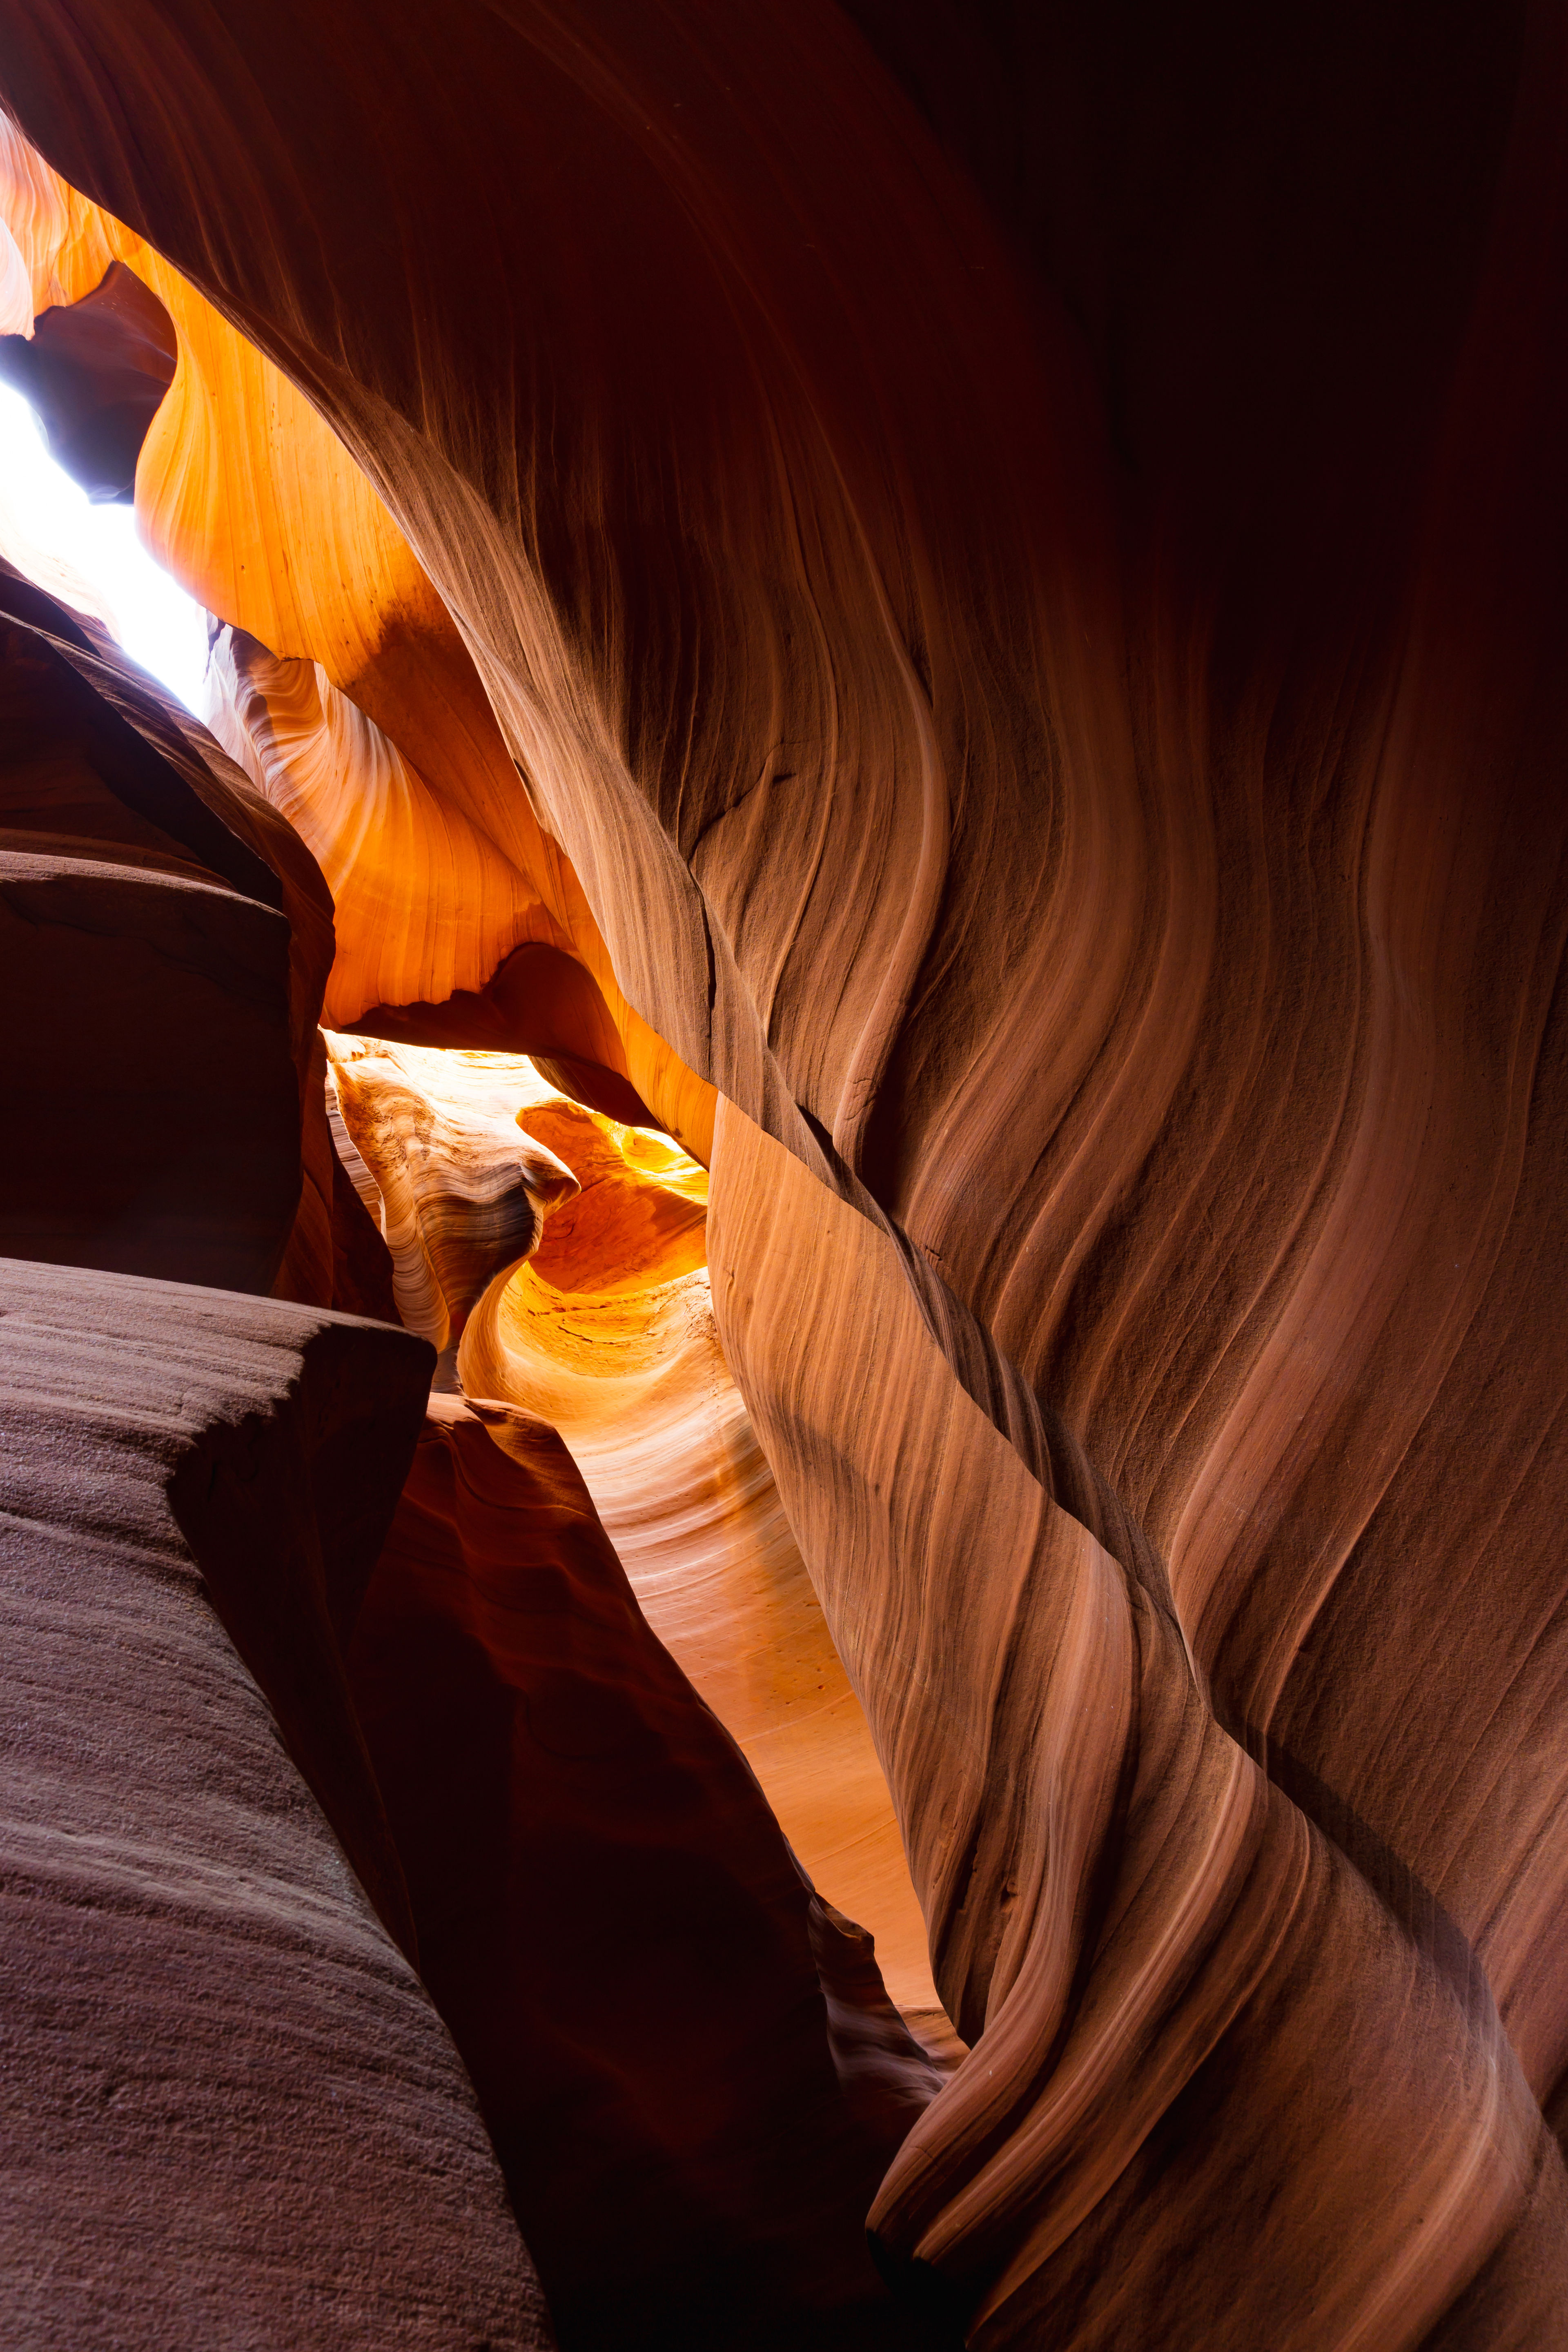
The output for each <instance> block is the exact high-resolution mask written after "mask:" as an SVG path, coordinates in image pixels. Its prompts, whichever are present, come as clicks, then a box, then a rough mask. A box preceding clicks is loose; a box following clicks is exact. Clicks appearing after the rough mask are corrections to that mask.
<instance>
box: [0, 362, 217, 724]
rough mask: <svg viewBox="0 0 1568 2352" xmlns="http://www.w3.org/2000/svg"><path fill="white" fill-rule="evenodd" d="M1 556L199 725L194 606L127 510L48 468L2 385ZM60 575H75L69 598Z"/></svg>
mask: <svg viewBox="0 0 1568 2352" xmlns="http://www.w3.org/2000/svg"><path fill="white" fill-rule="evenodd" d="M18 541H26V542H29V543H30V544H29V545H27V546H26V547H23V546H18V545H16V542H18ZM14 550H15V551H14ZM35 553H36V554H38V555H42V556H43V557H45V558H46V559H48V561H49V563H50V564H51V565H52V567H53V576H52V577H46V575H45V572H44V571H43V570H42V569H40V567H39V566H38V565H37V562H34V561H33V560H32V559H33V557H34V555H35ZM0 554H4V555H6V556H8V557H9V559H10V561H11V562H13V563H15V564H16V569H17V570H18V571H19V572H27V573H28V575H29V577H37V579H38V581H39V584H40V585H41V586H46V587H47V588H48V589H49V590H50V591H51V593H54V594H56V595H58V596H60V597H62V598H63V599H64V601H65V602H66V603H67V604H70V603H72V602H74V603H75V604H76V605H77V606H78V609H79V610H82V609H85V610H88V611H90V612H93V613H95V614H97V615H98V617H99V618H100V620H103V621H106V622H107V623H108V625H109V626H110V628H111V629H112V630H113V632H114V635H116V637H118V639H119V640H120V643H121V645H122V646H124V648H125V651H126V652H127V653H128V654H129V655H130V656H131V657H132V661H137V662H140V663H141V665H142V668H143V669H148V670H151V671H152V673H153V677H156V678H160V679H161V680H162V681H163V684H164V685H165V686H166V687H167V688H168V689H169V691H170V693H171V694H174V695H177V696H178V698H179V699H180V700H181V701H182V702H183V703H184V705H185V706H186V708H187V709H190V710H194V711H195V713H196V715H197V717H198V718H200V717H202V716H203V715H204V714H205V708H206V689H205V686H204V684H203V680H204V678H205V675H206V666H207V631H206V617H205V614H204V613H203V612H202V609H201V607H200V605H199V604H195V603H193V601H192V599H191V598H190V597H189V596H187V595H186V594H185V592H184V589H183V588H181V587H179V586H178V585H177V584H176V583H175V582H174V581H173V580H172V579H171V578H170V576H169V574H168V573H167V572H165V571H164V570H163V565H162V564H161V563H157V562H154V561H153V557H152V556H150V555H149V554H148V552H147V551H146V549H145V548H144V547H143V546H142V542H141V541H140V540H139V539H138V538H137V536H136V520H135V517H134V516H133V515H132V511H131V509H130V508H129V507H120V506H96V507H95V506H92V505H90V504H89V500H88V495H87V492H86V491H85V490H84V489H82V488H79V485H78V484H77V483H75V482H73V481H72V480H71V478H70V476H69V475H68V474H67V473H63V472H62V471H61V469H60V467H58V466H57V465H56V463H55V461H54V459H53V458H52V457H50V455H49V451H48V445H47V442H46V441H45V439H44V435H43V428H42V426H41V425H39V423H38V421H37V417H36V416H35V415H34V414H33V411H32V409H31V408H30V407H29V405H28V404H27V403H26V401H25V400H24V399H23V397H22V395H21V394H20V393H19V392H16V391H13V389H12V388H11V386H10V385H9V384H0ZM67 573H74V574H75V575H76V576H77V583H78V584H79V589H80V588H81V587H85V588H86V589H87V590H88V591H89V592H90V602H89V601H88V599H87V598H86V597H84V596H83V595H82V594H81V593H77V594H76V595H75V596H74V598H73V595H72V583H71V582H70V581H69V580H68V578H67V577H66V576H65V575H66V574H67Z"/></svg>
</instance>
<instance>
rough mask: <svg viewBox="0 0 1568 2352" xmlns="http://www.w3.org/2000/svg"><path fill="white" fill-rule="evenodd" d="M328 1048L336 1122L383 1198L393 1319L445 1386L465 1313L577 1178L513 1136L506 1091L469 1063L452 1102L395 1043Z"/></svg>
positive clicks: (343, 1043) (335, 1041)
mask: <svg viewBox="0 0 1568 2352" xmlns="http://www.w3.org/2000/svg"><path fill="white" fill-rule="evenodd" d="M329 1052H330V1058H331V1088H332V1092H333V1095H334V1096H335V1097H336V1108H337V1114H338V1118H339V1120H340V1121H341V1122H342V1128H343V1129H344V1131H345V1133H346V1136H347V1139H348V1141H349V1143H350V1144H351V1145H352V1147H353V1155H354V1159H355V1160H356V1161H357V1162H358V1165H359V1167H360V1168H362V1169H363V1171H364V1173H365V1175H367V1176H368V1177H369V1179H370V1181H371V1182H372V1183H374V1186H375V1188H376V1192H377V1193H378V1194H379V1196H380V1224H381V1231H382V1234H383V1235H384V1239H385V1241H386V1244H387V1247H388V1250H389V1251H390V1254H391V1258H392V1285H393V1295H394V1297H395V1300H396V1304H397V1319H398V1321H399V1322H401V1323H402V1324H404V1325H405V1328H407V1329H409V1330H410V1331H417V1332H418V1333H419V1334H420V1335H421V1337H422V1338H424V1339H428V1340H429V1341H430V1343H431V1345H432V1347H434V1348H435V1349H436V1350H437V1362H438V1370H437V1383H438V1385H441V1386H443V1387H450V1386H452V1385H454V1374H455V1371H456V1365H457V1353H458V1341H459V1340H460V1339H461V1337H462V1332H463V1326H464V1324H465V1323H466V1322H467V1320H468V1312H469V1309H470V1308H471V1307H473V1305H474V1303H475V1301H476V1300H477V1299H478V1298H479V1297H481V1296H482V1295H483V1293H484V1291H485V1290H486V1289H487V1288H488V1286H489V1283H490V1281H491V1279H492V1278H493V1276H495V1274H496V1271H497V1269H498V1268H499V1267H503V1266H510V1265H515V1264H516V1263H517V1261H518V1260H519V1259H521V1258H525V1257H527V1256H528V1255H530V1253H531V1251H532V1250H533V1249H534V1248H535V1247H536V1246H537V1245H538V1242H539V1238H540V1234H541V1233H542V1229H543V1222H544V1219H545V1217H546V1216H547V1215H548V1213H550V1211H551V1210H552V1209H553V1208H555V1207H557V1206H558V1205H559V1204H560V1202H563V1201H566V1200H570V1199H571V1197H572V1196H573V1194H574V1192H576V1190H577V1180H576V1178H575V1177H574V1175H573V1173H572V1171H571V1170H570V1169H569V1168H568V1167H566V1166H565V1164H564V1163H563V1161H562V1160H557V1159H556V1158H555V1156H554V1154H553V1153H552V1152H550V1151H547V1150H543V1149H542V1147H541V1146H540V1145H538V1144H536V1143H534V1142H533V1141H532V1140H531V1139H530V1138H529V1137H527V1136H524V1135H521V1134H520V1133H519V1132H518V1129H517V1125H516V1122H515V1120H513V1119H511V1118H509V1117H508V1115H507V1110H508V1106H509V1104H510V1099H511V1097H510V1094H509V1093H508V1092H507V1091H506V1090H505V1089H504V1088H502V1087H497V1086H496V1085H495V1084H494V1083H493V1082H492V1083H490V1084H489V1085H487V1084H486V1083H485V1080H484V1076H483V1075H482V1074H481V1076H480V1077H479V1084H478V1085H477V1086H476V1085H475V1084H474V1083H473V1077H472V1072H471V1067H470V1070H469V1071H468V1073H465V1075H468V1076H469V1084H468V1087H466V1088H462V1089H461V1090H460V1091H459V1092H458V1094H457V1097H456V1099H454V1090H453V1089H452V1088H451V1087H447V1089H446V1090H445V1091H444V1094H443V1096H442V1098H440V1099H437V1098H435V1097H433V1096H432V1094H431V1093H430V1092H429V1091H428V1090H427V1087H426V1086H424V1085H422V1084H421V1083H420V1079H421V1075H422V1074H421V1072H420V1071H419V1069H418V1066H417V1063H416V1059H415V1057H414V1056H411V1055H408V1054H406V1053H400V1052H399V1051H398V1049H397V1047H396V1046H387V1047H384V1048H379V1049H378V1048H376V1047H374V1046H372V1045H366V1044H362V1043H361V1042H360V1041H359V1040H357V1039H353V1038H340V1037H333V1038H331V1040H330V1041H329ZM367 1205H368V1204H367Z"/></svg>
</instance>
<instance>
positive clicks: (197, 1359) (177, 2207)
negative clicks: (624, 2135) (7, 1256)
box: [0, 1263, 552, 2352]
mask: <svg viewBox="0 0 1568 2352" xmlns="http://www.w3.org/2000/svg"><path fill="white" fill-rule="evenodd" d="M428 1363H429V1351H428V1350H427V1349H426V1348H425V1347H424V1346H423V1345H422V1343H421V1342H419V1341H417V1340H415V1339H410V1338H408V1337H406V1336H405V1335H404V1334H402V1333H395V1332H391V1331H387V1330H384V1329H382V1328H377V1327H374V1326H371V1325H367V1324H362V1323H355V1322H353V1321H352V1320H349V1319H347V1318H335V1317H331V1316H330V1315H323V1314H321V1313H315V1312H311V1311H310V1310H307V1309H304V1308H300V1307H290V1306H286V1305H283V1304H281V1303H279V1302H275V1301H268V1300H263V1299H242V1298H237V1297H232V1296H228V1295H225V1294H222V1293H218V1292H215V1291H210V1290H203V1289H200V1288H197V1287H195V1286H185V1285H176V1284H168V1283H155V1282H146V1281H136V1280H129V1279H126V1278H124V1277H122V1276H113V1275H106V1274H102V1273H93V1272H85V1271H82V1270H79V1269H77V1268H68V1267H46V1266H35V1265H16V1264H14V1263H6V1264H5V1265H3V1266H0V1390H3V1400H4V1406H3V1412H0V1429H3V1432H4V1439H3V1444H4V1454H3V1457H0V1458H3V1464H4V1467H3V1471H0V1479H3V1486H0V1495H3V1508H4V1512H5V1529H6V1533H5V1564H4V1575H3V1578H0V1604H3V1606H4V1609H5V1617H6V1627H5V1654H6V1658H7V1662H8V1664H7V1672H6V1675H5V1690H4V1694H3V1696H0V1707H3V1710H4V1731H3V1733H0V1743H3V1749H4V1755H5V1802H4V1808H3V1811H4V1822H3V1826H0V1843H3V1847H4V1853H5V1869H4V1891H3V1894H0V1970H3V1972H4V1977H5V1990H4V1993H3V1995H0V2034H3V2035H4V2039H5V2044H6V2064H5V2076H6V2083H7V2092H6V2098H5V2117H4V2123H3V2125H0V2169H3V2172H4V2177H5V2195H4V2200H3V2204H4V2213H5V2222H4V2228H5V2276H6V2335H7V2338H8V2340H10V2341H11V2342H14V2343H16V2344H18V2345H20V2344H24V2343H25V2344H27V2345H37V2346H39V2347H42V2346H45V2345H48V2346H54V2345H58V2346H61V2347H64V2346H67V2345H68V2346H70V2347H73V2352H74V2347H87V2346H99V2345H101V2346H105V2347H108V2346H110V2345H113V2346H116V2347H146V2352H154V2347H157V2352H163V2347H166V2346H168V2345H170V2344H174V2343H180V2344H198V2343H242V2342H243V2343H247V2344H258V2345H260V2344H267V2345H279V2346H282V2345H288V2346H289V2347H291V2348H292V2347H296V2346H298V2347H318V2346H319V2347H323V2352H325V2347H328V2346H331V2347H340V2346H363V2347H365V2352H384V2347H410V2352H413V2347H429V2352H450V2347H454V2346H459V2345H460V2346H464V2347H468V2346H479V2345H480V2344H483V2345H486V2346H489V2347H496V2352H500V2347H507V2348H508V2352H523V2347H529V2352H533V2347H542V2346H546V2345H548V2344H549V2343H550V2342H551V2340H552V2338H551V2336H550V2331H549V2328H548V2325H547V2323H546V2321H545V2319H544V2317H543V2314H542V2304H541V2301H540V2296H539V2291H538V2288H537V2285H536V2284H535V2283H534V2279H533V2275H532V2272H531V2265H530V2263H529V2260H528V2256H527V2254H526V2252H524V2250H523V2247H522V2245H521V2242H520V2240H519V2237H518V2234H517V2230H516V2226H515V2224H514V2222H513V2221H512V2219H511V2215H510V2211H509V2210H508V2208H507V2204H506V2200H505V2196H504V2192H503V2190H502V2187H501V2182H500V2175H499V2173H498V2171H497V2169H496V2165H495V2160H494V2157H493V2155H492V2153H491V2151H490V2148H489V2143H488V2141H487V2139H486V2137H485V2134H484V2131H483V2127H482V2126H481V2124H480V2122H479V2115H478V2111H477V2109H476V2107H475V2105H474V2102H473V2095H472V2093H471V2091H470V2089H469V2086H468V2082H467V2079H466V2077H465V2075H464V2074H463V2070H462V2067H461V2064H460V2063H459V2061H458V2056H457V2053H456V2052H455V2051H454V2050H453V2048H452V2044H451V2042H450V2040H449V2038H448V2036H447V2031H446V2029H445V2027H444V2026H443V2025H442V2023H441V2021H440V2020H439V2019H438V2017H437V2014H436V2012H435V2011H434V2010H433V2009H432V2007H431V2005H430V2001H429V1999H428V1996H427V1995H426V1992H425V1991H424V1990H423V1988H422V1987H421V1985H420V1984H419V1982H418V1979H416V1976H415V1975H414V1972H413V1970H412V1969H411V1967H410V1965H409V1962H408V1960H407V1959H406V1958H405V1956H404V1954H403V1952H401V1951H400V1950H399V1948H398V1947H397V1944H396V1942H395V1940H394V1939H393V1936H392V1935H390V1934H389V1933H388V1930H387V1927H386V1926H385V1925H384V1918H389V1919H390V1920H391V1922H392V1924H393V1926H394V1927H395V1928H396V1927H397V1925H398V1921H399V1915H400V1912H401V1906H402V1900H403V1897H402V1889H401V1884H400V1874H399V1873H398V1871H397V1867H396V1863H395V1857H394V1856H393V1854H392V1853H391V1849H390V1846H389V1844H388V1842H387V1839H386V1834H385V1828H384V1821H383V1819H382V1816H381V1812H380V1806H379V1801H378V1799H377V1797H376V1793H375V1789H374V1780H373V1779H372V1777H371V1775H370V1772H369V1769H368V1766H367V1764H366V1761H365V1759H364V1754H363V1746H362V1745H361V1743H360V1742H359V1739H358V1735H357V1732H356V1730H355V1728H354V1727H353V1717H352V1713H351V1711H350V1710H349V1707H348V1706H347V1703H346V1691H345V1687H344V1684H343V1676H342V1663H341V1660H340V1658H339V1655H338V1652H337V1645H336V1641H335V1638H334V1636H333V1633H332V1630H331V1621H332V1617H333V1614H334V1612H342V1611H343V1610H345V1609H349V1608H352V1606H353V1601H354V1599H355V1598H356V1596H357V1592H358V1590H359V1588H360V1587H361V1585H362V1584H363V1579H364V1576H365V1574H366V1573H367V1571H368V1570H369V1567H370V1566H371V1564H372V1562H373V1560H374V1552H375V1549H376V1547H377V1545H378V1544H379V1541H380V1538H381V1533H382V1530H383V1529H384V1526H385V1522H386V1519H387V1517H388V1515H389V1513H390V1511H391V1508H392V1506H393V1503H394V1500H395V1494H396V1489H397V1485H398V1482H399V1479H400V1477H401V1475H402V1470H403V1466H404V1465H405V1462H406V1459H407V1455H408V1452H409V1449H410V1446H411V1444H412V1442H413V1438H414V1433H415V1431H416V1427H417V1423H418V1416H419V1412H420V1411H421V1409H422V1406H423V1398H424V1388H425V1382H426V1377H427V1368H428ZM323 1808H324V1810H323ZM334 1832H335V1833H334ZM367 1886H369V1887H371V1888H373V1889H374V1890H376V1902H377V1903H378V1904H379V1906H380V1909H381V1912H382V1915H383V1916H377V1909H376V1907H374V1906H373V1902H372V1900H371V1898H370V1896H369V1895H367V1893H366V1891H365V1890H366V1887H367Z"/></svg>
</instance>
